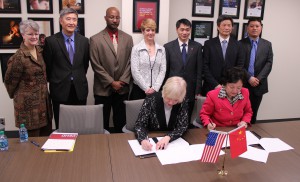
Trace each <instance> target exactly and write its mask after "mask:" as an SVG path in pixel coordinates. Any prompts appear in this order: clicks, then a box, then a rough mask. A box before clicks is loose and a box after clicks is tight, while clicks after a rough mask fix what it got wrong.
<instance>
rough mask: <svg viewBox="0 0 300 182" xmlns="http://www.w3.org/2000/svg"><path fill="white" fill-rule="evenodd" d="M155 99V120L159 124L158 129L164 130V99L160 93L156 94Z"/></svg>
mask: <svg viewBox="0 0 300 182" xmlns="http://www.w3.org/2000/svg"><path fill="white" fill-rule="evenodd" d="M155 99H156V102H157V105H156V106H157V107H156V109H157V110H156V113H157V120H158V123H159V125H160V130H165V129H166V128H167V124H166V115H165V107H164V101H163V98H162V96H161V93H159V94H157V96H156V98H155Z"/></svg>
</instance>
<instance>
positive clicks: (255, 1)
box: [244, 0, 265, 19]
mask: <svg viewBox="0 0 300 182" xmlns="http://www.w3.org/2000/svg"><path fill="white" fill-rule="evenodd" d="M264 9H265V0H246V2H245V12H244V19H249V18H251V17H258V18H260V19H263V18H264Z"/></svg>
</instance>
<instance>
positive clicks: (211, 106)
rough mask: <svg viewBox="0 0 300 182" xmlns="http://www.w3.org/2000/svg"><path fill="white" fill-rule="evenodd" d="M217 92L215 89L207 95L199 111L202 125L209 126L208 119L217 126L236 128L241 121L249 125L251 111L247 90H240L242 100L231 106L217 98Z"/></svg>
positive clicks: (218, 90)
mask: <svg viewBox="0 0 300 182" xmlns="http://www.w3.org/2000/svg"><path fill="white" fill-rule="evenodd" d="M219 92H220V89H216V90H212V91H210V92H208V94H207V97H206V100H205V102H204V104H203V106H202V109H201V111H200V118H201V121H202V123H203V125H204V126H206V125H208V124H209V122H210V121H209V118H210V119H211V120H212V122H213V123H215V124H216V125H217V126H236V125H237V124H238V123H239V122H241V121H245V122H246V123H248V124H250V121H251V117H252V109H251V103H250V100H249V91H248V89H246V88H242V90H241V93H242V95H243V97H244V99H242V100H238V101H237V102H236V103H234V104H233V106H232V105H231V104H230V102H229V100H228V99H227V98H219V97H218V94H219Z"/></svg>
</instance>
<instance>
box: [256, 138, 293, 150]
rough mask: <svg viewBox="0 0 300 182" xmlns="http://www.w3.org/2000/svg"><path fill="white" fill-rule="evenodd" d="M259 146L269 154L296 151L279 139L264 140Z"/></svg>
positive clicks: (261, 140)
mask: <svg viewBox="0 0 300 182" xmlns="http://www.w3.org/2000/svg"><path fill="white" fill-rule="evenodd" d="M259 144H260V145H261V146H262V147H263V148H264V149H265V150H266V151H268V152H280V151H285V150H291V149H294V148H293V147H291V146H289V145H288V144H286V143H285V142H283V141H282V140H280V139H279V138H262V139H260V141H259Z"/></svg>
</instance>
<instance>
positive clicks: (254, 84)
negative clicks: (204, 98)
mask: <svg viewBox="0 0 300 182" xmlns="http://www.w3.org/2000/svg"><path fill="white" fill-rule="evenodd" d="M261 30H262V22H261V20H260V18H250V19H249V21H248V26H247V31H248V36H249V37H247V38H244V39H242V40H240V42H241V44H242V47H243V48H244V50H245V52H246V54H245V57H246V58H245V66H244V67H245V69H246V71H247V80H248V83H246V84H245V86H246V87H247V88H248V89H249V92H250V102H251V107H252V111H253V116H252V119H251V123H252V124H253V123H255V122H256V116H257V111H258V108H259V105H260V103H261V101H262V97H263V94H265V93H267V92H268V76H269V74H270V72H271V70H272V65H273V50H272V44H271V42H269V41H267V40H265V39H262V38H260V37H259V36H260V34H261Z"/></svg>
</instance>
